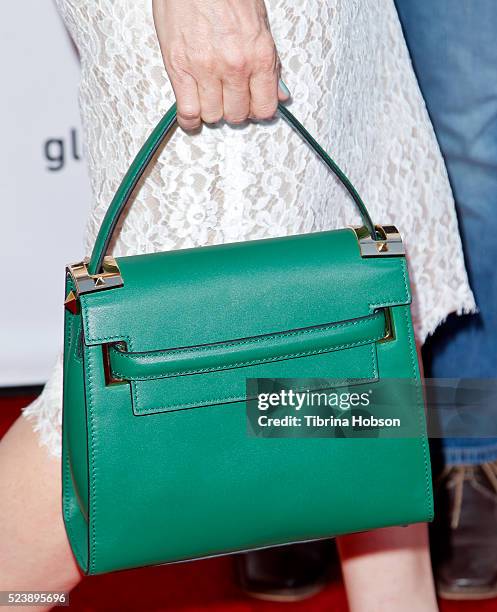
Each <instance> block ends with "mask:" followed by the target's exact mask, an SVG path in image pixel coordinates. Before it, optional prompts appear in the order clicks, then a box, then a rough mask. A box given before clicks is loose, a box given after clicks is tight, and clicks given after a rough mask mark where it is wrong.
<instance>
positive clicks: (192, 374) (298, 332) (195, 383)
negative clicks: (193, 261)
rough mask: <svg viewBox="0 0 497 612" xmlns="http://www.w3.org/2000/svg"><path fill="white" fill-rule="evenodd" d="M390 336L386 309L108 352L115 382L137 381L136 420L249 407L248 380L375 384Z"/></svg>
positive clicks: (119, 346) (134, 393) (115, 347)
mask: <svg viewBox="0 0 497 612" xmlns="http://www.w3.org/2000/svg"><path fill="white" fill-rule="evenodd" d="M385 330H386V318H385V313H384V311H383V310H379V311H377V312H375V313H374V314H371V315H368V316H365V317H360V318H357V319H353V320H349V321H341V322H337V323H328V324H324V325H316V326H312V327H306V328H300V329H294V330H286V331H284V332H275V333H270V334H264V335H260V336H254V337H249V338H239V339H235V340H228V341H223V342H215V343H211V344H203V345H198V346H188V347H179V348H171V349H166V350H155V351H146V352H133V351H128V350H126V347H125V346H124V345H123V343H116V344H112V345H109V346H108V347H107V351H106V352H107V362H108V373H109V380H111V381H113V382H129V384H130V386H131V394H132V405H133V411H134V413H135V414H136V415H143V414H151V413H157V412H167V411H173V410H183V409H188V408H200V407H203V406H212V405H216V404H226V403H232V402H241V401H245V400H246V399H247V394H246V379H247V378H303V379H323V378H324V379H326V378H328V379H330V378H333V379H341V380H343V379H364V380H375V379H376V378H377V363H376V347H375V343H376V342H377V341H379V340H381V339H382V338H383V337H384V336H385V333H386V332H385ZM306 388H307V387H306ZM186 397H187V398H188V400H189V401H188V402H185V401H184V400H185V398H186Z"/></svg>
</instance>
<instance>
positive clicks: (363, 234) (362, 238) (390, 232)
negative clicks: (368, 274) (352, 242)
mask: <svg viewBox="0 0 497 612" xmlns="http://www.w3.org/2000/svg"><path fill="white" fill-rule="evenodd" d="M375 229H376V232H377V234H378V238H377V239H376V240H373V239H372V238H371V235H370V233H369V231H368V229H367V228H366V227H364V226H363V227H353V228H352V230H353V231H354V233H355V235H356V238H357V241H358V243H359V249H360V251H361V257H398V256H399V255H400V256H401V255H405V249H404V244H403V243H402V238H401V236H400V234H399V230H398V229H397V228H396V227H395V226H394V225H376V226H375Z"/></svg>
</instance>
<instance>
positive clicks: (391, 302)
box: [81, 257, 409, 343]
mask: <svg viewBox="0 0 497 612" xmlns="http://www.w3.org/2000/svg"><path fill="white" fill-rule="evenodd" d="M398 259H399V263H400V267H401V271H402V276H403V281H404V292H403V295H402V296H400V297H388V298H387V297H384V298H380V301H379V302H377V303H375V304H373V303H370V304H369V307H370V309H371V308H373V306H374V307H376V308H380V307H387V306H399V305H403V303H405V302H408V301H409V284H408V282H407V276H406V267H407V264H406V261H405V258H404V257H399V258H398ZM84 298H85V296H84V295H83V296H81V303H82V306H83V303H84V302H86V300H84ZM82 311H83V318H84V321H85V328H86V329H87V330H88V342H92V343H97V342H112V341H115V340H120V339H121V338H122V337H123V334H116V335H113V336H95V335H93V332H92V331H90V328H91V321H90V317H89V313H88V310H87V308H86V307H85V308H82ZM370 312H371V310H370Z"/></svg>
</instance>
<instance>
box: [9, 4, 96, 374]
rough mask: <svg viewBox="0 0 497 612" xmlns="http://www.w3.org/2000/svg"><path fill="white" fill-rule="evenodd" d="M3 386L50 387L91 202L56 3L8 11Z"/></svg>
mask: <svg viewBox="0 0 497 612" xmlns="http://www.w3.org/2000/svg"><path fill="white" fill-rule="evenodd" d="M2 10H3V15H2V19H1V20H0V54H1V57H2V96H0V117H1V118H2V147H1V151H0V167H1V168H2V171H1V174H2V180H1V181H0V198H1V200H0V206H1V228H2V231H1V239H0V257H1V259H0V265H1V276H0V386H11V385H24V384H38V383H43V382H45V380H46V378H47V376H48V374H49V371H50V368H51V366H52V364H53V362H54V360H55V357H56V355H57V352H58V350H59V349H60V348H61V346H62V318H63V307H62V303H63V299H64V265H65V264H66V263H68V262H72V261H76V260H79V259H81V257H82V255H83V240H82V238H83V232H84V227H85V221H86V214H87V211H88V205H89V202H90V191H89V185H88V179H87V174H86V167H85V163H84V161H83V160H82V159H81V155H82V152H81V148H82V146H81V130H80V124H79V115H78V105H77V84H78V78H79V64H78V57H77V54H76V52H75V50H74V48H73V46H72V43H71V41H70V39H69V37H68V35H67V33H66V31H65V29H64V26H63V24H62V22H61V20H60V18H59V16H58V14H57V12H56V9H55V6H54V5H53V3H52V2H51V1H50V0H48V1H47V0H44V1H41V2H40V1H39V0H27V1H25V2H9V3H8V4H6V5H5V6H3V8H2Z"/></svg>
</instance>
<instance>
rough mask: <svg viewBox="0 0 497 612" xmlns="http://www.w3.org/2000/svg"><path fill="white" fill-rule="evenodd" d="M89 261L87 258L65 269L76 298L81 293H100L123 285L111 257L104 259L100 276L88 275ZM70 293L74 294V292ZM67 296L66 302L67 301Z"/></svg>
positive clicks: (117, 268) (115, 263)
mask: <svg viewBox="0 0 497 612" xmlns="http://www.w3.org/2000/svg"><path fill="white" fill-rule="evenodd" d="M89 261H90V260H89V259H88V258H87V259H84V260H83V261H82V262H80V263H77V264H73V265H70V266H68V267H67V271H68V272H69V274H70V275H71V277H72V279H73V281H74V284H75V286H76V295H77V296H79V295H81V294H83V293H93V292H94V291H102V290H104V289H112V288H114V287H122V286H123V285H124V282H123V279H122V276H121V272H120V270H119V266H118V265H117V262H116V260H115V259H114V258H113V257H110V256H107V257H104V261H103V264H102V270H103V272H101V273H100V274H89V273H88V262H89ZM72 293H73V294H74V292H72ZM69 295H70V294H69ZM69 295H68V296H67V298H66V301H67V300H68V299H69Z"/></svg>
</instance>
